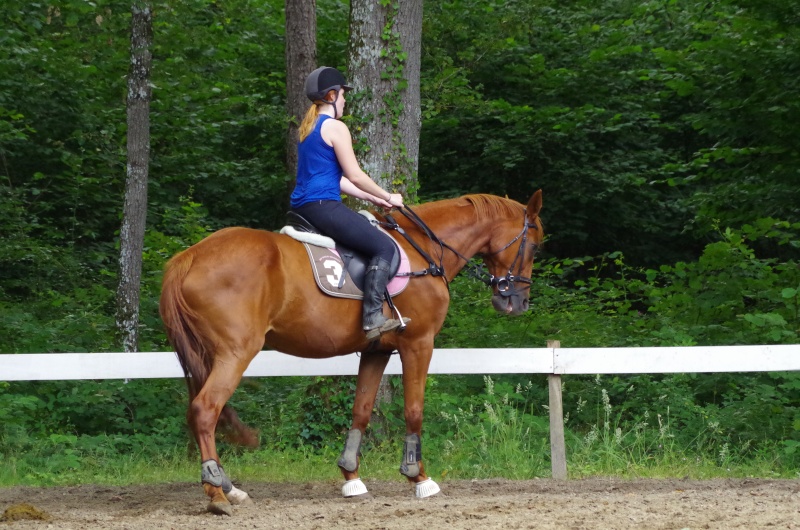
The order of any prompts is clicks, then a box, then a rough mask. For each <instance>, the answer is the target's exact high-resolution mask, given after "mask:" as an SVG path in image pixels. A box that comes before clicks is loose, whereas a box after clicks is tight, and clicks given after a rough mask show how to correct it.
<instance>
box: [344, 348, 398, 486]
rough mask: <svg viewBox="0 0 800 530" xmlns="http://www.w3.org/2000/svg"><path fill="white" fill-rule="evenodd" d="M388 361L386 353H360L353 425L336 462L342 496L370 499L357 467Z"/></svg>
mask: <svg viewBox="0 0 800 530" xmlns="http://www.w3.org/2000/svg"><path fill="white" fill-rule="evenodd" d="M388 362H389V354H388V353H362V354H361V361H360V362H359V364H358V379H357V382H356V397H355V400H354V401H353V424H352V426H351V428H350V431H348V433H347V438H346V439H345V442H344V450H343V451H342V454H341V455H340V456H339V460H338V462H337V464H338V465H339V469H341V470H342V475H343V476H344V480H345V483H344V486H342V495H344V496H345V497H368V496H369V492H368V491H367V487H366V485H364V483H363V482H362V481H361V479H360V478H359V476H358V466H359V463H360V460H361V439H362V437H363V436H364V432H365V431H366V430H367V425H368V424H369V420H370V417H371V416H372V408H373V407H374V406H375V396H376V395H377V394H378V387H379V385H380V382H381V377H382V376H383V372H384V370H385V369H386V364H387V363H388Z"/></svg>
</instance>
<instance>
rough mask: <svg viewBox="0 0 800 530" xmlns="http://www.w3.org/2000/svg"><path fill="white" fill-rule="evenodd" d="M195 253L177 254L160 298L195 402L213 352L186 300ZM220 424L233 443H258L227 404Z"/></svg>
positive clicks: (172, 261) (165, 322)
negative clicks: (186, 284)
mask: <svg viewBox="0 0 800 530" xmlns="http://www.w3.org/2000/svg"><path fill="white" fill-rule="evenodd" d="M193 260H194V255H193V253H192V252H191V251H188V250H187V251H183V252H181V253H180V254H177V255H175V256H174V257H173V258H172V259H171V260H170V261H169V262H168V263H167V265H166V267H165V269H164V279H163V281H162V283H161V299H160V301H159V307H158V312H159V314H160V315H161V320H162V321H163V322H164V326H165V327H166V331H167V338H168V339H169V342H170V344H172V347H173V348H174V349H175V352H176V353H177V355H178V361H179V362H180V364H181V368H183V375H184V378H185V380H186V386H187V388H188V389H189V403H191V402H192V401H194V398H195V397H197V394H198V393H199V392H200V390H201V389H202V388H203V385H205V384H206V381H207V380H208V375H209V374H210V373H211V368H212V366H213V362H214V352H213V350H212V347H211V343H210V341H209V339H208V337H206V336H205V335H204V334H203V329H202V326H201V317H199V316H198V315H197V313H195V312H194V311H193V310H192V309H191V308H190V307H189V306H188V304H187V303H186V299H185V298H184V296H183V289H182V287H183V282H184V280H185V279H186V275H187V274H188V273H189V269H191V267H192V262H193ZM218 425H219V426H220V427H223V428H224V430H225V435H226V438H228V439H229V441H231V442H232V443H236V444H239V445H245V446H250V447H256V446H258V434H257V433H256V432H255V431H253V430H252V429H251V428H249V427H247V426H246V425H245V424H244V423H242V421H241V420H240V419H239V416H238V415H237V414H236V411H235V410H233V408H231V407H230V406H229V405H225V406H224V407H223V408H222V411H221V412H220V416H219V420H218Z"/></svg>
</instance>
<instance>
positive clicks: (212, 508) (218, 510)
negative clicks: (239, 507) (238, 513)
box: [208, 502, 233, 516]
mask: <svg viewBox="0 0 800 530" xmlns="http://www.w3.org/2000/svg"><path fill="white" fill-rule="evenodd" d="M208 511H209V512H211V513H213V514H214V515H229V516H230V515H233V505H231V503H229V502H209V503H208Z"/></svg>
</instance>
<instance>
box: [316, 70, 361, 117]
mask: <svg viewBox="0 0 800 530" xmlns="http://www.w3.org/2000/svg"><path fill="white" fill-rule="evenodd" d="M340 88H343V89H344V90H345V92H346V91H348V90H353V87H351V86H350V85H348V84H347V81H346V80H345V78H344V76H343V75H342V73H341V72H339V70H337V69H336V68H331V67H330V66H320V67H319V68H317V69H316V70H314V71H313V72H311V73H310V74H308V77H307V78H306V96H308V99H310V100H311V101H325V103H330V104H331V105H333V106H334V108H336V101H337V100H338V99H339V89H340ZM329 90H335V91H336V97H335V98H333V101H332V102H331V101H326V100H325V94H327V93H328V91H329Z"/></svg>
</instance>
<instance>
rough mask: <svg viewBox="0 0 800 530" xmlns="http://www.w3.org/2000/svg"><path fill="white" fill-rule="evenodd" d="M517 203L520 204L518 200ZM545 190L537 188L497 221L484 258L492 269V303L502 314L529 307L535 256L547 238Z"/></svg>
mask: <svg viewBox="0 0 800 530" xmlns="http://www.w3.org/2000/svg"><path fill="white" fill-rule="evenodd" d="M515 204H518V203H515ZM541 209H542V190H538V191H537V192H536V193H534V194H533V196H532V197H531V198H530V200H529V201H528V205H527V207H525V208H520V209H519V210H516V209H514V210H515V211H516V212H518V213H517V214H516V215H510V216H507V217H506V218H504V219H501V220H498V222H497V224H496V225H495V226H494V227H493V229H492V236H491V239H490V241H489V248H488V251H487V252H484V254H483V261H484V263H486V266H487V267H488V268H489V274H490V277H489V280H488V281H487V283H488V284H489V286H491V287H492V290H493V291H494V294H493V295H492V306H494V308H495V309H496V310H497V311H499V312H500V313H505V314H508V315H519V314H521V313H524V312H525V311H527V310H528V303H529V302H528V299H529V296H530V290H531V271H532V270H533V258H534V256H535V255H536V251H537V250H538V248H539V245H541V243H542V239H543V238H544V230H543V229H542V222H541V220H540V219H539V211H540V210H541Z"/></svg>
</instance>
